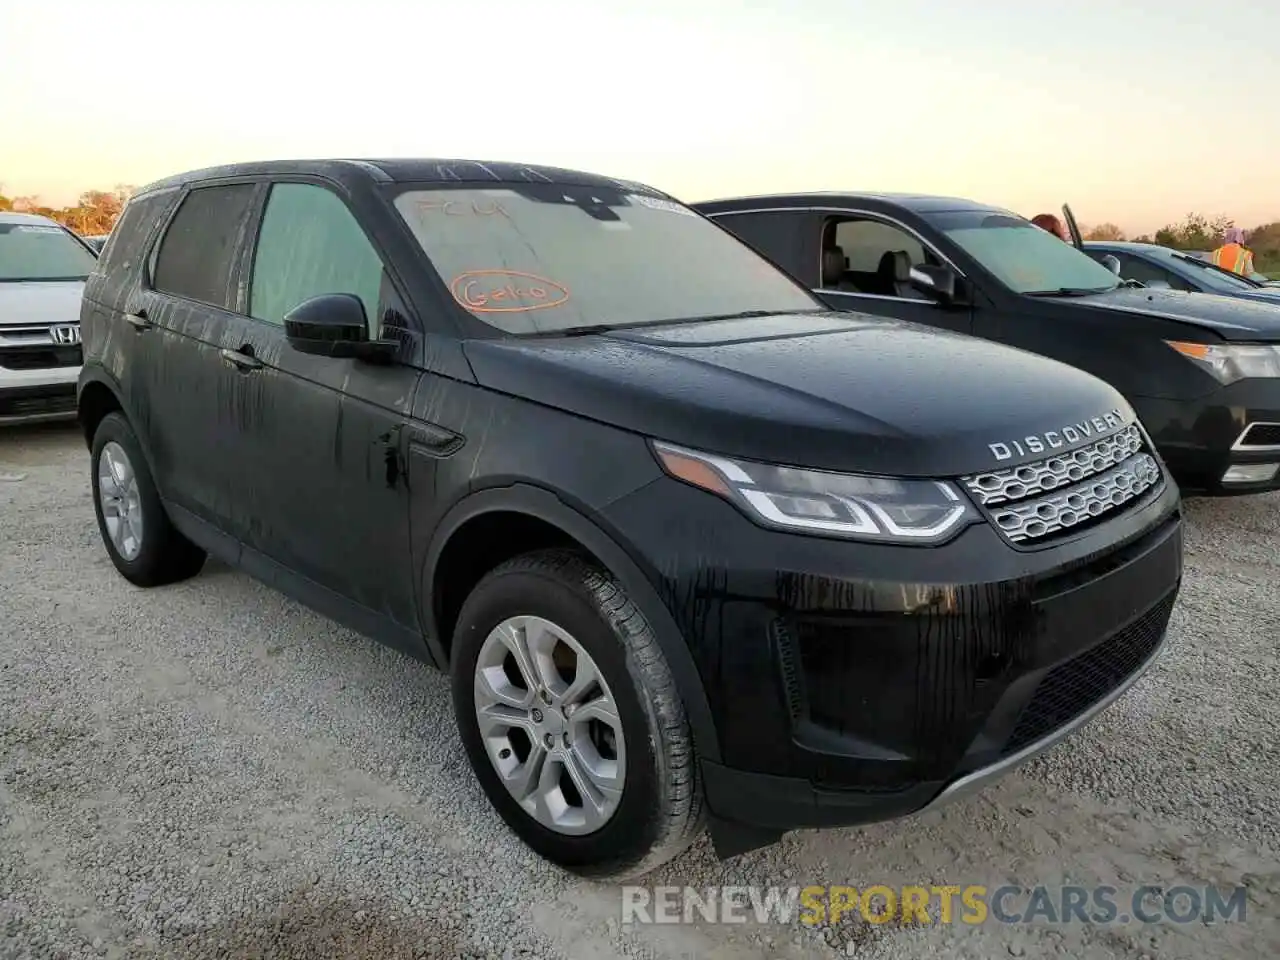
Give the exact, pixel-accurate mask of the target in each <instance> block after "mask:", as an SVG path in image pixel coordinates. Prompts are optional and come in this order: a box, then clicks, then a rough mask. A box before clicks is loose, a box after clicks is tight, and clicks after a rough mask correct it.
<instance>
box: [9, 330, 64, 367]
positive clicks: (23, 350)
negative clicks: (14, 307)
mask: <svg viewBox="0 0 1280 960" xmlns="http://www.w3.org/2000/svg"><path fill="white" fill-rule="evenodd" d="M59 326H60V327H62V326H63V325H59ZM65 326H66V327H70V328H72V329H74V330H75V334H74V335H75V336H76V338H77V339H76V341H75V342H71V343H60V342H57V341H55V340H54V339H53V335H52V332H51V331H52V328H51V327H50V325H49V324H47V323H30V324H23V325H21V326H16V325H15V326H7V327H0V369H4V370H55V369H57V368H59V367H78V366H80V365H81V364H82V363H83V362H84V353H83V350H82V348H81V347H80V344H79V340H78V338H79V327H77V326H75V325H71V324H68V325H65Z"/></svg>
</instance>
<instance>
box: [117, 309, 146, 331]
mask: <svg viewBox="0 0 1280 960" xmlns="http://www.w3.org/2000/svg"><path fill="white" fill-rule="evenodd" d="M124 318H125V320H127V321H128V322H129V325H130V326H131V327H133V329H135V330H137V331H138V332H139V333H141V332H142V331H143V330H150V329H151V328H152V326H153V324H152V322H151V321H150V320H148V319H147V311H146V310H145V309H144V308H143V307H139V308H138V309H137V310H135V311H133V313H126V314H125V315H124Z"/></svg>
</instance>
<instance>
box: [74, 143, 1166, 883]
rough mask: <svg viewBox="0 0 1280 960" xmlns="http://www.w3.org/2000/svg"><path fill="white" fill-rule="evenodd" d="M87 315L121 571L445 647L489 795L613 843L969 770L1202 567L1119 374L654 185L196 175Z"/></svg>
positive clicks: (1089, 689) (771, 820)
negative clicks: (861, 289)
mask: <svg viewBox="0 0 1280 960" xmlns="http://www.w3.org/2000/svg"><path fill="white" fill-rule="evenodd" d="M82 325H83V330H84V343H85V350H86V361H85V369H84V373H83V375H82V376H81V380H80V388H79V411H80V418H81V421H82V423H83V427H84V433H85V439H86V442H87V443H88V444H89V446H90V449H91V451H92V458H91V460H92V477H91V482H92V490H93V502H94V505H95V509H96V511H97V516H98V520H99V525H100V528H101V533H102V538H103V542H104V544H105V546H106V550H107V552H108V554H109V555H110V557H111V560H112V562H113V563H114V564H115V566H116V567H117V569H118V570H119V571H120V573H121V574H123V575H124V576H125V577H126V578H127V579H128V580H130V581H132V582H133V583H135V584H138V585H141V586H155V585H159V584H164V583H169V582H172V581H175V580H178V579H181V578H184V577H189V576H191V575H193V574H195V573H196V572H197V571H198V570H200V568H201V565H202V563H203V562H204V558H205V556H206V554H213V555H215V556H217V557H219V558H221V559H222V560H224V561H226V562H228V563H231V564H234V565H236V566H238V567H240V568H241V569H243V570H244V571H246V572H248V573H249V574H250V575H252V576H254V577H257V578H260V579H261V580H263V581H265V582H267V583H270V584H273V585H275V586H276V587H278V588H279V589H280V590H282V591H284V592H285V593H287V594H289V595H291V596H293V597H295V598H297V599H299V600H300V601H302V602H304V603H307V604H309V605H311V606H313V607H314V608H315V609H317V610H319V611H322V612H324V613H327V614H328V615H330V616H332V617H334V618H335V619H337V620H339V621H341V622H343V623H345V624H347V625H349V626H350V627H352V628H354V629H355V630H358V631H361V632H363V633H364V634H367V635H369V636H371V637H374V638H376V639H378V640H380V641H382V642H384V643H387V644H390V645H392V646H395V647H397V648H399V649H400V650H403V651H404V652H406V653H408V654H410V655H412V656H414V657H417V658H420V659H421V660H423V661H425V662H427V663H429V664H434V665H435V666H437V667H439V668H441V669H443V670H447V671H449V672H451V674H452V678H453V688H452V689H453V702H454V709H455V714H456V717H457V723H458V728H459V731H460V735H461V739H462V743H463V744H464V745H465V749H466V752H467V754H468V756H469V758H470V761H471V763H472V766H473V767H474V770H475V773H476V776H477V777H478V779H479V781H480V783H481V784H482V786H483V788H484V790H485V792H486V794H487V795H488V797H489V799H490V801H491V802H492V804H493V805H494V807H495V808H496V809H497V811H498V812H499V813H500V815H501V816H502V817H503V818H504V819H505V820H506V822H507V823H508V824H509V825H510V826H511V827H512V828H513V829H514V830H515V831H516V833H518V834H519V835H520V836H521V837H522V838H523V839H524V841H525V842H527V843H528V844H529V845H530V846H531V847H532V848H534V849H535V850H536V851H538V852H539V853H541V854H542V855H544V856H545V857H547V858H549V859H551V860H553V861H555V862H557V863H559V864H562V865H564V866H566V867H568V868H571V869H574V870H577V871H580V872H582V873H584V874H589V875H594V876H608V877H621V876H627V875H630V876H635V875H638V874H640V873H643V872H645V871H646V870H648V869H651V868H652V867H653V866H655V865H657V864H659V863H661V862H663V861H664V860H666V859H668V858H670V857H672V856H674V855H675V854H676V853H678V852H679V851H680V850H682V849H684V848H685V846H687V845H688V843H690V842H691V841H692V839H693V838H694V837H695V836H696V835H697V834H698V832H699V830H700V829H701V827H702V825H703V824H704V823H708V824H709V826H710V829H711V833H712V839H713V842H714V843H715V846H716V849H717V851H718V852H719V854H720V855H721V856H732V855H734V854H737V853H740V852H743V851H745V850H748V849H752V848H755V847H759V846H763V845H767V844H769V843H771V842H773V841H775V840H776V839H777V838H778V837H779V836H780V835H781V833H782V832H783V831H785V830H787V829H790V828H794V827H802V826H804V827H815V826H832V825H844V824H847V825H852V824H861V823H867V822H870V821H874V820H881V819H886V818H892V817H897V816H902V815H907V814H912V813H915V812H917V811H920V810H923V809H927V808H930V807H931V806H933V805H936V804H938V803H941V802H944V801H946V800H949V799H951V798H953V797H955V796H958V795H960V794H962V793H964V792H965V791H966V790H969V789H973V788H976V787H978V786H980V785H982V784H983V783H985V782H987V781H989V780H990V779H992V778H994V777H996V776H998V775H1000V774H1002V773H1003V772H1005V771H1006V770H1008V769H1011V768H1012V767H1013V766H1015V765H1016V764H1018V763H1019V762H1021V761H1023V760H1025V759H1026V758H1027V757H1029V756H1033V755H1035V754H1037V753H1039V752H1040V751H1042V750H1044V749H1046V748H1047V747H1048V746H1049V745H1050V744H1052V743H1054V742H1055V741H1056V740H1058V739H1059V738H1061V737H1062V736H1064V735H1065V734H1067V733H1068V732H1070V731H1071V730H1073V729H1075V728H1076V727H1077V726H1079V725H1080V724H1082V723H1083V722H1085V721H1086V720H1087V719H1089V718H1090V717H1091V716H1092V715H1094V714H1095V713H1096V712H1097V711H1098V710H1100V709H1102V708H1103V707H1105V706H1106V705H1107V704H1108V703H1110V702H1111V701H1112V700H1113V699H1114V698H1115V697H1117V696H1118V695H1119V694H1120V693H1121V692H1122V691H1123V690H1124V689H1126V687H1128V685H1130V684H1131V683H1133V682H1134V681H1135V680H1136V679H1137V678H1138V677H1139V676H1140V675H1141V674H1142V673H1143V671H1144V669H1145V668H1146V666H1147V665H1148V664H1149V663H1151V661H1152V659H1153V658H1154V657H1155V656H1156V655H1157V652H1158V651H1159V650H1160V648H1161V645H1162V643H1163V640H1164V637H1165V630H1166V624H1167V622H1168V619H1169V615H1170V610H1171V609H1172V606H1173V603H1174V600H1175V597H1176V595H1177V592H1178V588H1179V582H1180V577H1181V570H1182V532H1181V515H1180V506H1179V496H1178V490H1177V488H1176V486H1175V485H1174V484H1173V483H1172V482H1171V481H1170V480H1169V479H1168V478H1167V476H1166V473H1165V470H1164V467H1163V464H1162V462H1161V460H1160V458H1159V457H1158V455H1157V454H1156V453H1155V451H1154V450H1153V449H1152V446H1151V442H1150V439H1149V438H1148V436H1147V435H1146V433H1145V431H1144V430H1143V428H1142V426H1141V424H1140V423H1139V422H1138V421H1137V419H1136V418H1135V416H1134V413H1133V411H1132V409H1131V408H1130V407H1129V405H1128V404H1127V403H1126V402H1125V401H1124V400H1123V399H1122V398H1121V396H1120V395H1119V394H1118V393H1117V392H1116V391H1115V390H1114V389H1113V388H1111V387H1110V386H1108V385H1106V384H1104V383H1103V382H1102V381H1100V380H1098V379H1096V378H1094V377H1093V376H1091V375H1089V374H1086V373H1083V372H1081V371H1079V370H1075V369H1072V368H1070V367H1068V366H1065V365H1063V364H1059V363H1056V362H1054V361H1051V360H1048V359H1045V358H1041V357H1037V356H1034V355H1032V354H1030V353H1025V352H1022V351H1019V350H1015V349H1011V348H1008V347H1004V346H1001V345H998V344H994V343H990V342H987V341H983V340H979V339H976V338H971V337H968V336H964V335H960V334H954V333H948V332H944V331H938V330H933V329H930V328H927V327H923V326H917V325H913V324H911V323H906V322H901V321H896V320H891V319H886V318H879V317H873V316H869V315H860V314H856V313H838V312H833V311H830V310H829V309H828V308H825V307H824V306H823V305H822V304H821V303H820V302H819V301H818V300H817V299H816V298H815V297H814V295H813V294H812V293H810V292H809V291H807V290H805V289H804V288H803V287H802V286H801V285H800V284H799V283H798V282H796V281H795V280H793V279H792V278H791V277H789V276H787V275H785V274H784V273H782V272H780V271H779V270H778V269H777V268H776V267H774V266H772V265H771V264H770V263H769V262H767V261H766V260H764V259H763V258H762V257H760V256H759V255H758V254H756V253H755V252H753V251H752V250H751V249H750V248H749V247H747V246H746V245H745V244H744V243H742V242H741V241H739V240H737V239H736V238H734V237H733V236H732V235H731V234H730V233H728V232H727V231H725V230H723V229H722V228H720V227H718V226H716V225H715V224H714V223H712V222H711V221H710V220H708V219H706V218H704V217H702V216H700V215H698V214H696V213H694V212H693V211H691V210H690V209H689V208H688V207H686V206H684V205H683V204H681V203H679V202H677V201H676V200H674V199H673V198H671V197H670V196H668V195H666V194H663V193H660V192H658V191H656V190H653V189H651V188H648V187H645V186H642V185H639V184H635V183H629V182H623V181H617V180H611V179H608V178H605V177H600V176H593V175H589V174H582V173H574V172H570V171H565V170H559V169H549V168H542V167H529V166H521V165H516V164H503V163H487V164H485V163H476V162H462V161H435V160H432V161H426V160H421V161H412V160H387V161H348V160H343V161H338V160H335V161H325V162H306V163H303V162H297V163H291V162H265V163H256V164H249V165H239V166H231V167H223V168H218V169H211V170H205V171H199V172H196V173H190V174H186V175H183V176H177V177H173V178H171V179H168V180H164V181H161V182H158V183H155V184H153V185H151V186H149V187H146V188H144V189H143V190H141V191H139V192H138V193H137V194H136V195H135V196H134V197H133V198H132V199H131V200H130V201H129V204H128V206H127V208H126V210H125V212H124V214H123V218H122V221H121V223H120V224H119V226H118V227H117V228H116V229H115V231H114V232H113V235H112V239H111V241H110V242H109V243H108V245H107V248H106V251H105V253H104V257H103V260H102V261H101V263H100V265H99V267H98V269H97V270H96V271H95V272H94V273H93V275H92V276H91V277H90V279H89V282H88V286H87V290H86V294H85V298H84V305H83V319H82ZM1033 451H1034V452H1033Z"/></svg>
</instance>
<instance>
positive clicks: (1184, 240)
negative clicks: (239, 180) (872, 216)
mask: <svg viewBox="0 0 1280 960" xmlns="http://www.w3.org/2000/svg"><path fill="white" fill-rule="evenodd" d="M132 192H133V188H132V187H129V186H124V185H119V186H117V187H115V188H114V189H112V190H87V191H85V192H84V193H82V194H80V198H79V200H77V201H76V203H74V204H72V205H71V206H68V207H51V206H48V205H46V204H45V203H43V202H42V201H41V200H40V198H39V197H13V198H12V199H11V198H9V197H6V196H5V195H4V192H3V191H2V190H0V210H14V211H17V212H19V213H36V214H40V215H41V216H45V217H49V218H50V219H51V220H56V221H57V222H58V223H61V224H62V225H63V226H65V227H68V228H70V229H71V230H74V231H75V232H76V233H78V234H80V235H81V236H86V237H91V236H96V235H100V234H106V233H110V232H111V228H112V227H113V226H115V222H116V219H117V218H118V217H119V216H120V211H121V210H123V209H124V205H125V202H126V201H127V200H128V199H129V196H130V194H131V193H132ZM1233 226H1235V221H1233V220H1231V219H1230V218H1229V217H1206V216H1204V215H1202V214H1198V213H1191V214H1188V215H1187V216H1186V217H1184V218H1183V219H1182V220H1181V221H1179V222H1177V223H1170V224H1167V225H1166V226H1163V227H1161V228H1160V229H1159V230H1157V231H1156V232H1155V233H1154V234H1142V235H1140V236H1136V237H1133V238H1132V239H1133V240H1135V241H1137V242H1138V243H1158V244H1160V245H1161V246H1163V247H1172V248H1174V249H1175V250H1212V249H1214V248H1215V247H1217V246H1218V245H1219V244H1221V243H1222V237H1223V235H1224V233H1225V232H1226V230H1227V228H1228V227H1233ZM1246 237H1247V240H1246V242H1247V243H1248V245H1249V246H1250V247H1251V248H1252V249H1253V251H1254V263H1255V266H1256V267H1257V269H1258V270H1260V271H1262V272H1263V273H1266V272H1267V271H1268V270H1270V271H1272V272H1273V273H1277V274H1280V220H1277V221H1275V222H1274V223H1267V224H1263V225H1262V226H1258V227H1254V228H1253V229H1252V230H1248V231H1246ZM1085 239H1086V240H1125V239H1127V238H1126V236H1125V232H1124V231H1123V230H1121V229H1120V228H1119V227H1118V226H1116V225H1115V224H1114V223H1103V224H1099V225H1098V226H1096V227H1093V228H1091V229H1089V230H1087V231H1085Z"/></svg>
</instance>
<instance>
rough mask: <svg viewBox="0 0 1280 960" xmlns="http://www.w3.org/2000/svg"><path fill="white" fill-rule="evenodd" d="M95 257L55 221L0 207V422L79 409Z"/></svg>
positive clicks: (47, 417)
mask: <svg viewBox="0 0 1280 960" xmlns="http://www.w3.org/2000/svg"><path fill="white" fill-rule="evenodd" d="M96 264H97V254H96V253H94V251H93V250H92V248H90V247H89V246H88V245H86V244H85V243H84V241H82V240H81V239H80V238H79V237H77V236H76V235H75V234H74V233H72V232H71V231H70V230H67V229H66V228H65V227H62V226H60V225H59V224H57V223H55V222H54V221H52V220H49V219H48V218H46V217H38V216H34V215H32V214H27V213H0V424H6V423H14V422H20V421H32V420H54V419H64V418H69V417H74V416H75V412H76V378H77V377H79V375H80V364H81V362H82V359H81V352H80V297H81V294H82V292H83V290H84V281H85V280H86V278H88V276H89V274H90V273H92V272H93V269H94V267H95V265H96Z"/></svg>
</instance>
